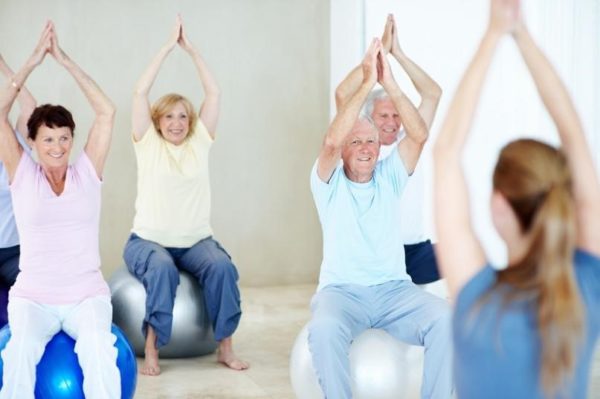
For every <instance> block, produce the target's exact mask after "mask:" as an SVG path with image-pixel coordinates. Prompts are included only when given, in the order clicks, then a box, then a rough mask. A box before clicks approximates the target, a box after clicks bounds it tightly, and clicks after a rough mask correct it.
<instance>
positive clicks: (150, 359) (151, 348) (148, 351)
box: [140, 326, 160, 376]
mask: <svg viewBox="0 0 600 399" xmlns="http://www.w3.org/2000/svg"><path fill="white" fill-rule="evenodd" d="M144 355H145V356H144V365H143V366H142V369H141V370H140V373H142V374H144V375H151V376H155V375H159V374H160V367H159V366H158V349H156V333H155V332H154V329H153V328H152V326H148V331H147V332H146V345H145V347H144Z"/></svg>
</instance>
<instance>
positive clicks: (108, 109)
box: [98, 100, 117, 121]
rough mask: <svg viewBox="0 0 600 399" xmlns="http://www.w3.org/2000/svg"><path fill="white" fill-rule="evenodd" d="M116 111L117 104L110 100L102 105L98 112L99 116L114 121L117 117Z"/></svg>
mask: <svg viewBox="0 0 600 399" xmlns="http://www.w3.org/2000/svg"><path fill="white" fill-rule="evenodd" d="M116 113H117V107H115V104H113V102H112V101H110V100H108V101H107V102H106V104H104V105H103V106H102V109H101V110H100V111H99V112H98V116H101V117H103V118H104V119H107V120H111V121H112V120H114V119H115V115H116Z"/></svg>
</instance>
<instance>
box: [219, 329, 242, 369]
mask: <svg viewBox="0 0 600 399" xmlns="http://www.w3.org/2000/svg"><path fill="white" fill-rule="evenodd" d="M217 361H219V363H223V364H224V365H225V366H227V367H229V368H230V369H233V370H246V369H247V368H248V367H250V365H249V364H248V363H247V362H245V361H243V360H241V359H240V358H238V357H237V356H236V354H235V353H233V347H232V342H231V337H228V338H225V339H224V340H222V341H221V342H219V348H218V349H217Z"/></svg>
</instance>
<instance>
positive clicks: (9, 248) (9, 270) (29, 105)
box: [0, 55, 36, 288]
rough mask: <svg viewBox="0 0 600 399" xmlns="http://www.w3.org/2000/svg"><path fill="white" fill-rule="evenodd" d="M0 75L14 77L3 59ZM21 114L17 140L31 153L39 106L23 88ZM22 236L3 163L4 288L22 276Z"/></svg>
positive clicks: (0, 230)
mask: <svg viewBox="0 0 600 399" xmlns="http://www.w3.org/2000/svg"><path fill="white" fill-rule="evenodd" d="M0 72H2V74H3V75H4V76H6V78H7V79H9V81H10V79H11V78H12V77H13V76H14V72H13V71H12V70H11V69H10V67H9V66H8V65H7V64H6V62H5V61H4V58H2V55H0ZM17 101H18V102H19V108H20V113H19V117H18V119H17V123H16V126H15V127H16V138H17V140H18V141H19V145H20V146H21V148H23V150H25V151H30V148H29V145H28V144H27V141H26V140H27V120H28V119H29V116H31V113H32V112H33V110H34V109H35V107H36V102H35V99H34V98H33V96H32V95H31V93H30V92H29V90H27V88H25V87H22V88H21V90H20V91H19V94H18V95H17ZM19 253H20V247H19V234H18V232H17V225H16V224H15V217H14V214H13V208H12V200H11V198H10V189H9V186H8V176H7V175H6V169H5V168H4V165H3V164H2V162H0V285H1V286H2V287H3V288H4V287H6V288H9V287H11V286H12V285H13V284H14V283H15V280H16V279H17V274H19Z"/></svg>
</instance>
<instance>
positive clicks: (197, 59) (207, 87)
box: [177, 25, 221, 139]
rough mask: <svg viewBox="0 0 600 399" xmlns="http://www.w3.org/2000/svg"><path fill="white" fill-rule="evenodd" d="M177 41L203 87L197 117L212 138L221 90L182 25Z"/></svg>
mask: <svg viewBox="0 0 600 399" xmlns="http://www.w3.org/2000/svg"><path fill="white" fill-rule="evenodd" d="M177 43H179V45H180V46H181V48H183V49H184V50H185V51H186V52H187V53H188V54H189V55H190V57H192V60H193V61H194V65H195V66H196V70H197V71H198V75H199V76H200V82H202V88H203V89H204V102H203V103H202V105H201V106H200V112H199V117H200V120H202V123H203V124H204V126H206V129H207V130H208V133H209V134H210V136H211V137H212V138H213V139H214V138H215V132H216V128H217V122H218V120H219V111H220V101H221V91H220V90H219V86H218V85H217V81H216V80H215V77H214V75H213V74H212V73H211V72H210V70H209V69H208V66H207V65H206V63H205V62H204V59H203V58H202V57H201V56H200V52H199V51H198V50H197V49H196V47H194V45H193V44H192V43H191V42H190V41H189V39H188V37H187V35H186V33H185V29H184V28H183V25H182V27H181V35H180V36H179V39H178V41H177Z"/></svg>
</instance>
